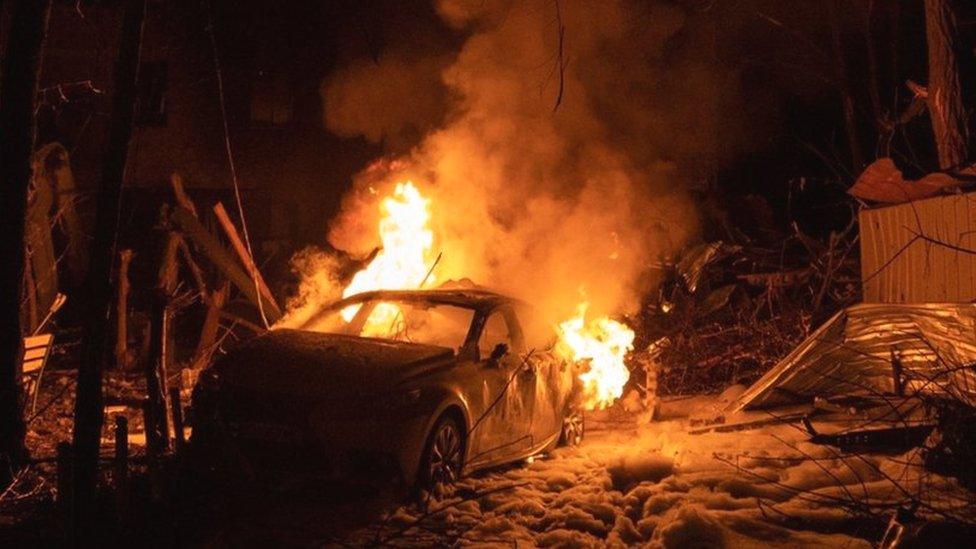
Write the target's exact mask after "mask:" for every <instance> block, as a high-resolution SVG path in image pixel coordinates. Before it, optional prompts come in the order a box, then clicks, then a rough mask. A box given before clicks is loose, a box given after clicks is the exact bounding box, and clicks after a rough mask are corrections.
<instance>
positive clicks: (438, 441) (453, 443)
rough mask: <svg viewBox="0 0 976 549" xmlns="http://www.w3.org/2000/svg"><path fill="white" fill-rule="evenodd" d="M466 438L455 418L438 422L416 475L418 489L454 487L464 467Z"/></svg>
mask: <svg viewBox="0 0 976 549" xmlns="http://www.w3.org/2000/svg"><path fill="white" fill-rule="evenodd" d="M465 444H466V440H465V434H464V431H463V429H462V428H461V425H460V423H458V421H457V419H455V418H454V417H453V416H451V415H448V414H445V415H443V416H441V417H440V419H438V420H437V422H436V423H435V424H434V428H433V429H431V430H430V434H429V435H428V436H427V443H426V444H425V445H424V453H423V455H422V456H421V458H420V471H419V474H418V475H417V481H418V482H417V484H418V488H423V489H427V490H429V489H431V488H433V487H434V486H435V485H437V484H438V483H443V484H451V483H454V482H455V481H457V480H458V479H459V478H460V477H461V471H462V469H463V467H464V447H465Z"/></svg>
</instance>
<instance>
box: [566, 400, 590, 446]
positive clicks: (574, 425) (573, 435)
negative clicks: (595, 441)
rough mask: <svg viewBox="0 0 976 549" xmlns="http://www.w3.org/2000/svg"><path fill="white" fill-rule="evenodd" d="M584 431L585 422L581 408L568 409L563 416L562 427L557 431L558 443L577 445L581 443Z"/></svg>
mask: <svg viewBox="0 0 976 549" xmlns="http://www.w3.org/2000/svg"><path fill="white" fill-rule="evenodd" d="M585 433H586V422H585V420H584V417H583V410H579V409H574V410H569V411H568V412H567V413H566V415H565V416H564V417H563V427H562V431H560V433H559V445H560V446H579V445H580V444H582V443H583V435H584V434H585Z"/></svg>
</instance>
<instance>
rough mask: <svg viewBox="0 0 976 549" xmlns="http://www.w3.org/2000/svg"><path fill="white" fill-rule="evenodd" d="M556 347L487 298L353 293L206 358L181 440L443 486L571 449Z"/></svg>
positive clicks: (578, 417)
mask: <svg viewBox="0 0 976 549" xmlns="http://www.w3.org/2000/svg"><path fill="white" fill-rule="evenodd" d="M554 340H555V333H554V332H553V329H552V328H551V327H549V326H546V325H544V324H542V323H540V322H538V321H536V320H535V317H534V315H533V313H532V310H531V309H530V307H529V306H528V305H526V304H525V303H523V302H521V301H519V300H516V299H513V298H509V297H505V296H502V295H499V294H497V293H494V292H490V291H486V290H480V289H477V290H476V289H465V290H458V289H438V290H403V291H370V292H365V293H360V294H358V295H355V296H351V297H348V298H345V299H342V300H340V301H338V302H336V303H334V304H331V305H328V306H325V307H324V308H322V309H321V310H320V311H318V312H317V313H316V314H314V315H312V317H311V318H310V319H309V320H308V321H306V322H305V323H304V324H303V325H302V326H300V329H275V330H272V331H270V332H268V333H266V334H264V335H262V336H259V337H257V338H254V339H253V340H251V341H248V342H246V343H244V344H242V345H241V346H240V347H238V348H237V349H235V350H233V351H231V352H230V353H228V354H226V355H224V356H223V357H221V358H220V359H219V360H217V361H216V363H215V364H214V365H213V366H212V367H211V368H209V369H208V370H206V371H205V372H204V373H203V374H202V375H201V378H200V380H199V382H198V384H197V386H196V387H195V389H194V395H193V409H192V420H193V422H194V430H193V441H192V442H193V443H194V445H195V446H197V447H199V448H203V449H204V450H206V449H208V448H209V449H215V450H217V452H208V453H209V454H214V455H222V456H225V457H226V456H228V455H234V456H241V457H242V458H243V459H246V460H247V461H248V462H249V463H255V462H264V461H269V462H276V461H280V460H281V459H288V460H293V459H295V456H302V457H304V458H306V460H308V461H309V462H310V463H312V464H313V465H314V466H315V469H317V470H324V471H326V472H328V473H330V474H332V475H337V476H341V477H348V476H349V474H352V475H353V476H361V475H362V474H363V473H365V474H366V475H370V476H372V475H375V474H379V473H381V472H392V473H394V474H395V475H396V476H397V477H399V478H400V479H401V480H402V481H404V483H405V485H407V486H421V487H427V486H431V485H433V484H435V483H437V482H451V481H453V480H455V479H457V478H458V477H459V476H461V475H464V474H466V473H469V472H472V471H475V470H479V469H484V468H488V467H492V466H496V465H500V464H504V463H509V462H514V461H517V460H520V459H524V458H527V457H529V456H532V455H534V454H537V453H540V452H544V451H547V450H549V449H551V448H553V447H554V446H556V445H557V444H558V443H560V442H562V443H567V444H578V443H579V442H580V440H581V439H582V436H583V420H582V412H581V408H580V402H579V400H580V382H579V379H578V376H577V373H578V372H576V371H575V370H576V366H575V364H574V363H572V362H571V361H568V360H565V359H561V358H558V357H557V355H556V354H554V353H553V352H552V350H551V349H552V346H553V344H554ZM228 449H230V450H228Z"/></svg>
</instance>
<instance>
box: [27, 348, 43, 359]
mask: <svg viewBox="0 0 976 549" xmlns="http://www.w3.org/2000/svg"><path fill="white" fill-rule="evenodd" d="M45 356H47V348H46V347H39V348H35V349H29V350H26V351H24V362H28V361H31V360H38V359H43V358H44V357H45Z"/></svg>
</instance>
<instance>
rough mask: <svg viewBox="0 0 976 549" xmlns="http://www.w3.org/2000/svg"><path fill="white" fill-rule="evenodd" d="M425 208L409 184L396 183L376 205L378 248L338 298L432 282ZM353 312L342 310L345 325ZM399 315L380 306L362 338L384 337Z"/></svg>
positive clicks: (388, 306)
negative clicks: (372, 335) (379, 216)
mask: <svg viewBox="0 0 976 549" xmlns="http://www.w3.org/2000/svg"><path fill="white" fill-rule="evenodd" d="M429 205H430V199H428V198H425V197H424V196H423V195H422V194H420V191H419V190H418V189H417V187H416V186H414V184H413V182H411V181H405V182H401V183H397V185H396V188H395V189H394V191H393V194H392V195H390V196H387V197H385V198H384V199H383V201H382V202H380V213H381V214H382V217H381V219H380V223H379V232H380V242H381V243H382V248H381V249H380V251H379V253H377V255H376V257H375V258H373V260H372V261H371V262H370V263H369V265H367V266H366V268H365V269H363V270H361V271H359V272H358V273H356V275H355V276H354V277H353V279H352V281H351V282H350V283H349V285H348V286H346V289H345V290H343V292H342V297H348V296H350V295H354V294H358V293H361V292H368V291H370V290H400V289H409V288H419V287H420V286H421V285H422V284H424V283H425V281H426V282H432V281H433V279H434V275H433V273H430V272H429V271H430V266H429V264H428V259H429V258H428V256H429V255H430V253H431V249H432V248H433V245H434V233H433V231H431V230H430V228H429V227H428V226H427V223H428V221H430V212H429V211H428V206H429ZM356 311H357V307H355V306H353V307H346V308H345V309H343V311H342V316H343V318H345V319H346V322H349V321H350V320H352V317H353V316H355V315H356ZM399 312H400V311H399V308H398V307H396V306H395V305H392V304H386V303H383V304H380V305H379V306H377V308H376V309H375V310H374V311H373V312H372V314H370V318H369V324H368V325H367V326H365V328H364V332H365V334H367V335H369V334H374V335H382V334H385V333H386V332H387V331H389V329H390V326H391V324H392V323H393V322H394V321H395V319H396V317H397V315H398V314H399Z"/></svg>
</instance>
